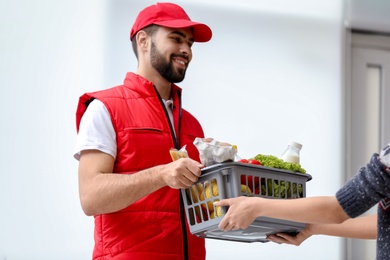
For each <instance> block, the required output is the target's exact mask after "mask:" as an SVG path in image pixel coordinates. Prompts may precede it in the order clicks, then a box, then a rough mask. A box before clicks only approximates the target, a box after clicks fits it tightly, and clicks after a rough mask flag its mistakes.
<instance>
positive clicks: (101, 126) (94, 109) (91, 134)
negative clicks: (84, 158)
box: [74, 99, 116, 160]
mask: <svg viewBox="0 0 390 260" xmlns="http://www.w3.org/2000/svg"><path fill="white" fill-rule="evenodd" d="M83 150H99V151H101V152H104V153H107V154H109V155H111V156H112V157H114V158H116V134H115V130H114V127H113V125H112V122H111V117H110V114H109V113H108V111H107V108H106V107H105V106H104V104H103V102H101V101H100V100H98V99H94V100H93V101H92V102H91V103H90V104H89V105H88V108H87V110H86V111H85V113H84V115H83V117H82V118H81V122H80V127H79V133H78V135H77V140H76V147H75V154H74V158H76V159H77V160H79V159H80V152H81V151H83Z"/></svg>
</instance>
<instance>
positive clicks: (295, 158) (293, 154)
mask: <svg viewBox="0 0 390 260" xmlns="http://www.w3.org/2000/svg"><path fill="white" fill-rule="evenodd" d="M301 148H302V144H300V143H297V142H292V141H291V142H289V143H288V146H287V149H286V150H285V151H284V152H283V153H282V155H281V156H280V159H282V160H283V161H285V162H292V163H299V152H300V151H301Z"/></svg>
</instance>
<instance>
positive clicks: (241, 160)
mask: <svg viewBox="0 0 390 260" xmlns="http://www.w3.org/2000/svg"><path fill="white" fill-rule="evenodd" d="M238 162H241V163H248V160H247V159H240V160H238Z"/></svg>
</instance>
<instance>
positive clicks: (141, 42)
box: [136, 30, 149, 51]
mask: <svg viewBox="0 0 390 260" xmlns="http://www.w3.org/2000/svg"><path fill="white" fill-rule="evenodd" d="M136 40H137V46H138V50H140V51H145V50H147V48H148V42H149V41H148V40H149V36H148V35H147V34H146V32H145V31H142V30H140V31H139V32H138V33H137V35H136Z"/></svg>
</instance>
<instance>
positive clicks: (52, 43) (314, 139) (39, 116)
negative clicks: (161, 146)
mask: <svg viewBox="0 0 390 260" xmlns="http://www.w3.org/2000/svg"><path fill="white" fill-rule="evenodd" d="M152 2H153V1H149V0H148V1H125V0H116V1H92V0H88V1H81V2H80V1H76V0H67V1H49V0H46V1H45V0H37V1H34V2H32V1H27V0H24V1H23V0H14V1H5V0H0V4H1V6H0V15H1V17H2V21H4V22H1V23H0V37H1V38H0V50H1V53H0V55H1V59H0V80H1V89H0V91H1V95H0V99H1V100H0V106H1V111H2V113H1V119H2V127H1V135H0V141H1V144H2V145H3V147H4V148H3V151H2V154H1V156H0V165H1V166H2V173H1V174H0V185H1V189H0V205H1V214H0V259H7V260H13V259H18V260H19V259H40V260H44V259H89V258H90V255H91V250H92V246H93V234H92V232H93V223H92V222H93V219H92V218H91V217H86V216H84V215H83V213H82V211H81V208H80V206H79V201H78V191H77V161H75V160H74V159H73V158H72V151H73V146H74V142H75V134H76V133H75V120H74V114H75V108H76V104H77V99H78V97H79V96H80V95H81V94H82V93H84V92H86V91H90V90H97V89H102V88H106V87H111V86H113V85H116V84H120V83H121V82H122V80H123V77H124V76H125V73H126V71H129V70H135V67H136V62H135V58H134V55H133V53H132V50H131V46H130V43H129V30H130V27H131V25H132V23H133V21H134V19H135V15H136V14H137V13H138V11H139V10H141V9H142V7H143V6H144V5H147V4H150V3H152ZM207 2H208V1H203V2H202V1H195V0H193V1H178V3H181V4H182V6H183V7H184V8H185V9H186V10H187V12H188V14H189V15H190V17H191V18H192V19H194V20H199V21H202V22H205V23H207V24H208V25H210V26H211V28H212V29H213V31H214V37H213V39H212V41H211V42H209V43H202V44H195V45H194V47H193V51H194V59H193V62H192V63H191V65H190V68H189V70H188V73H187V77H186V80H185V81H184V82H183V83H181V84H180V86H181V87H182V88H183V89H184V92H183V95H184V106H185V107H186V108H187V109H188V110H189V111H190V112H192V113H193V114H194V115H195V116H197V117H198V119H199V120H200V121H201V122H202V124H203V126H204V130H205V132H206V135H207V136H211V137H214V138H217V139H219V140H225V141H229V142H231V143H235V144H237V145H238V147H239V153H240V156H242V157H252V156H255V155H256V154H257V153H265V154H274V155H278V154H280V153H281V152H282V151H283V150H284V148H285V147H286V145H287V142H288V141H289V140H295V141H298V142H301V143H303V149H302V153H301V158H302V159H301V160H302V165H303V166H304V167H305V168H306V169H307V171H308V172H309V173H310V174H311V175H312V176H313V180H312V181H310V182H309V183H308V187H307V195H308V196H314V195H330V194H334V192H335V191H336V190H337V188H339V187H340V186H341V180H342V174H343V173H342V171H341V169H342V166H343V165H342V160H343V152H342V151H343V145H342V143H343V139H342V133H343V129H342V126H343V121H342V120H343V117H342V112H343V110H342V85H341V83H342V75H341V71H342V3H341V1H337V0H331V1H322V2H323V3H318V1H315V2H316V3H315V4H314V3H312V1H305V0H299V1H294V5H291V4H289V3H290V1H285V0H278V1H266V0H262V1H249V0H247V1H240V3H241V5H240V6H238V7H237V6H236V5H235V3H234V2H233V1H231V2H226V1H225V2H226V4H225V5H223V6H222V7H220V6H218V4H219V2H218V1H214V4H213V5H210V4H207ZM254 3H257V4H258V5H257V7H255V6H254ZM276 3H279V5H277V4H276ZM324 245H326V246H324ZM341 246H342V244H341V240H340V239H337V238H330V237H314V238H311V239H310V240H308V241H306V242H305V243H304V244H303V245H302V246H300V247H292V246H287V245H282V246H280V245H275V244H271V243H267V244H261V243H254V244H241V243H231V242H223V241H217V240H207V247H208V259H222V258H223V259H226V260H229V259H237V257H242V256H244V257H251V258H254V259H257V258H260V257H261V258H271V257H272V259H286V258H288V259H312V258H314V257H315V258H316V259H318V260H321V259H324V260H325V259H326V260H327V259H342V258H341V251H342V250H341Z"/></svg>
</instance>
